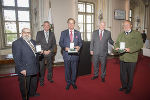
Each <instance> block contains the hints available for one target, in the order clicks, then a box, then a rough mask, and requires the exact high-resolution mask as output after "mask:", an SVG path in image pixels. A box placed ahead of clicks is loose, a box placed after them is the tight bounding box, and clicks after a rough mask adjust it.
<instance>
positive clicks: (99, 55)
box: [90, 21, 114, 82]
mask: <svg viewBox="0 0 150 100" xmlns="http://www.w3.org/2000/svg"><path fill="white" fill-rule="evenodd" d="M108 42H109V43H110V44H112V45H113V43H114V42H113V40H112V38H111V33H110V31H108V30H106V29H105V22H104V21H101V22H100V27H99V29H98V30H96V31H94V32H93V36H92V40H91V44H90V54H91V55H93V64H94V76H93V77H92V80H94V79H96V78H98V72H99V61H100V62H101V78H102V82H105V75H106V60H107V54H108Z"/></svg>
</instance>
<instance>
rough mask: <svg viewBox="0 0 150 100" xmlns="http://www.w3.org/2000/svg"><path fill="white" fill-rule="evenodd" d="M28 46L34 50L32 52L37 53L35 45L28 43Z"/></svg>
mask: <svg viewBox="0 0 150 100" xmlns="http://www.w3.org/2000/svg"><path fill="white" fill-rule="evenodd" d="M28 44H29V46H30V48H31V49H32V51H33V52H34V53H35V52H36V50H35V47H34V45H33V44H32V43H31V41H28Z"/></svg>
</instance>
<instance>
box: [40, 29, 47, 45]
mask: <svg viewBox="0 0 150 100" xmlns="http://www.w3.org/2000/svg"><path fill="white" fill-rule="evenodd" d="M41 39H44V42H45V43H47V42H46V38H45V34H44V30H43V31H42V34H41Z"/></svg>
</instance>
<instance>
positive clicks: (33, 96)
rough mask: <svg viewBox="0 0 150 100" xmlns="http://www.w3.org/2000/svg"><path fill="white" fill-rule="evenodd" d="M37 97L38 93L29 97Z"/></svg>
mask: <svg viewBox="0 0 150 100" xmlns="http://www.w3.org/2000/svg"><path fill="white" fill-rule="evenodd" d="M38 96H40V93H36V94H34V95H30V96H29V97H38Z"/></svg>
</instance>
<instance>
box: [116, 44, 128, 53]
mask: <svg viewBox="0 0 150 100" xmlns="http://www.w3.org/2000/svg"><path fill="white" fill-rule="evenodd" d="M116 51H117V52H118V53H124V52H126V49H125V42H120V48H118V49H116Z"/></svg>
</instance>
